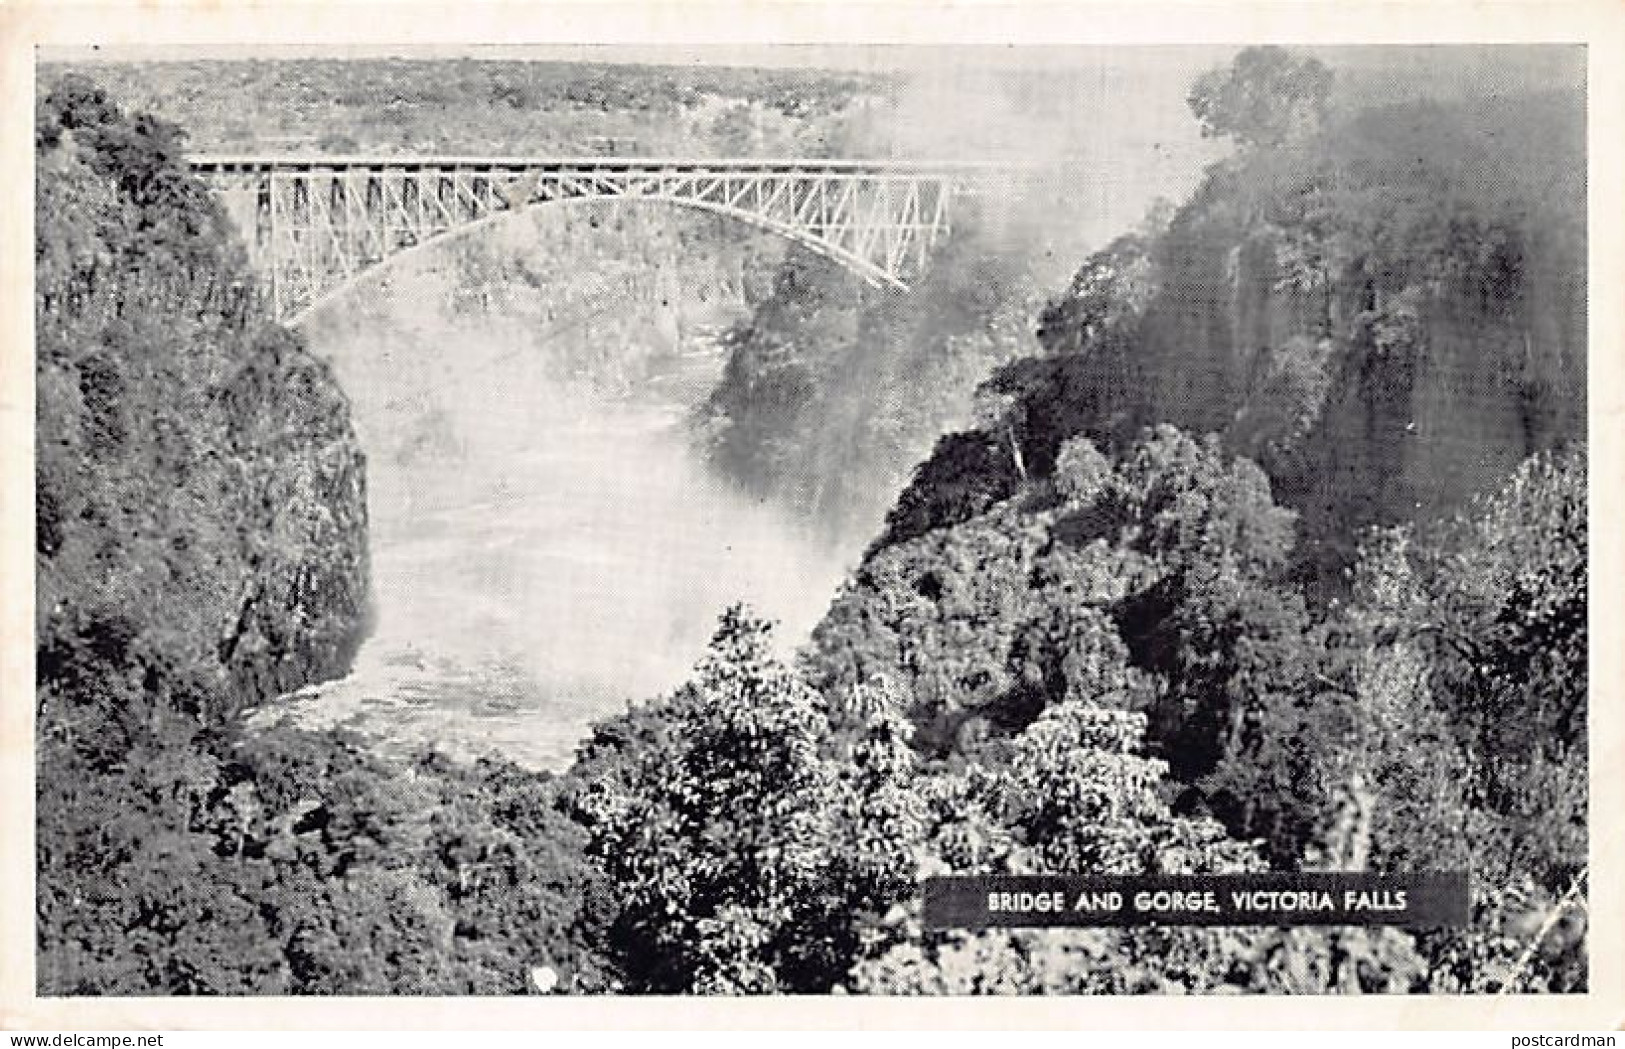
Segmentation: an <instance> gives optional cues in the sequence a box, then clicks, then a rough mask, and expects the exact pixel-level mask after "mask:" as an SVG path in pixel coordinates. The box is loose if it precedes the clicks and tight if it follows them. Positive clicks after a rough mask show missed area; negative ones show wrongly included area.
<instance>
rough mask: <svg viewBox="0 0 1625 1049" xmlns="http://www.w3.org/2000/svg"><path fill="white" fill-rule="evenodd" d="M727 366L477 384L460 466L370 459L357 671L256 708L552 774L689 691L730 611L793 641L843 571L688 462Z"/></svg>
mask: <svg viewBox="0 0 1625 1049" xmlns="http://www.w3.org/2000/svg"><path fill="white" fill-rule="evenodd" d="M720 366H721V365H720V358H719V357H718V355H717V353H716V351H715V349H714V347H708V346H703V345H702V346H700V347H698V348H693V347H691V348H690V349H689V352H688V353H687V354H686V356H685V357H683V358H678V359H674V360H672V361H668V362H667V366H666V368H665V370H664V371H663V372H662V373H661V374H657V375H654V376H652V377H650V379H649V380H648V381H646V382H644V383H642V384H640V386H639V388H638V390H637V392H636V396H632V397H624V396H623V397H607V396H596V397H595V396H592V395H590V394H588V393H584V392H582V391H580V390H577V391H574V392H573V393H571V394H569V395H560V391H557V390H554V391H546V390H540V389H538V388H535V387H526V386H525V384H524V383H522V382H517V381H515V382H502V383H496V384H490V385H487V386H484V387H482V388H481V391H480V393H479V396H478V397H476V398H474V399H473V400H472V401H471V402H465V403H460V404H459V403H455V402H456V399H455V398H452V402H453V406H452V409H451V415H452V417H453V422H452V424H451V428H452V432H453V433H454V443H455V445H456V448H455V454H452V455H450V456H445V457H438V458H437V457H431V458H428V459H426V460H414V461H411V462H406V463H402V462H398V461H393V460H391V459H390V458H389V457H387V456H378V455H375V454H373V455H371V457H370V462H369V482H370V486H371V495H370V500H371V505H370V510H371V514H372V558H373V573H374V583H373V585H374V595H375V601H376V608H377V627H376V631H375V633H374V634H373V636H372V637H371V638H370V639H369V640H368V641H367V642H366V644H365V645H364V646H363V648H362V649H361V651H360V653H359V655H358V657H357V660H356V663H355V666H354V668H353V671H352V673H351V674H350V675H349V676H348V677H346V678H344V679H343V680H340V681H336V682H329V683H326V684H323V685H318V686H315V687H312V688H308V689H305V690H303V691H301V692H300V693H296V694H295V695H293V696H289V697H284V698H283V700H282V701H281V702H280V703H279V705H278V707H277V708H276V709H275V711H274V712H267V713H262V714H261V715H259V717H261V718H266V719H269V718H273V717H274V718H283V717H286V718H291V719H292V720H293V721H295V722H296V723H298V724H302V725H305V726H308V727H318V728H319V727H328V726H346V727H349V728H352V729H356V730H359V731H360V732H362V733H363V734H365V735H367V736H369V737H371V738H372V739H374V740H375V741H376V742H377V744H378V745H379V746H380V747H381V748H382V749H384V750H386V751H393V752H407V751H411V750H413V749H416V748H419V747H422V746H424V745H431V746H434V747H437V748H439V749H441V750H444V751H446V752H448V753H451V754H454V755H457V756H460V757H465V758H467V757H472V756H476V755H479V754H483V753H490V752H496V753H499V754H502V755H504V756H506V757H509V758H511V759H513V760H515V761H517V762H519V763H521V764H524V765H527V766H529V767H532V768H537V769H554V770H557V769H561V768H563V767H565V766H567V765H568V763H569V761H570V759H571V757H572V755H573V753H574V749H575V746H576V744H577V742H578V741H579V740H580V739H581V738H582V737H583V735H584V734H585V733H586V731H587V729H588V727H589V726H590V724H591V723H592V722H593V721H594V720H596V719H599V718H602V717H604V716H606V715H610V714H613V713H616V712H619V711H621V710H624V709H625V708H626V705H627V703H628V702H629V701H633V700H641V699H645V698H649V697H653V696H657V695H660V694H662V693H664V692H667V691H669V690H671V689H673V688H675V687H677V686H678V685H680V684H681V683H682V681H683V680H684V679H685V677H686V675H687V673H688V672H689V670H690V669H691V667H692V666H693V664H694V662H695V661H696V660H697V659H698V658H699V657H700V656H701V655H702V654H703V651H704V648H705V644H706V642H707V641H708V640H709V638H710V635H711V633H712V631H713V630H714V627H715V623H716V618H717V615H718V614H719V613H720V612H721V611H722V610H723V609H724V608H726V607H727V606H728V605H729V604H730V603H732V602H734V601H738V600H745V601H748V602H749V603H750V604H751V605H752V606H753V607H755V608H756V609H757V610H758V611H760V612H762V613H764V614H766V615H768V616H770V617H772V618H774V619H776V620H779V621H780V622H781V624H782V625H781V628H780V641H781V644H783V645H784V646H785V647H786V649H788V648H789V647H790V646H791V645H793V644H794V643H796V642H799V641H800V640H802V639H803V638H804V637H805V635H806V633H807V632H808V631H809V630H810V629H811V627H812V625H813V624H814V623H815V622H816V620H817V617H818V616H819V615H820V614H821V613H822V611H823V610H824V608H825V607H827V605H828V602H829V599H830V597H831V595H832V594H833V591H834V588H835V586H836V585H837V583H838V582H839V580H840V578H841V576H842V570H843V565H842V563H841V560H840V558H839V557H838V555H837V554H836V553H835V552H832V551H829V550H828V549H827V548H825V547H823V546H821V545H820V544H819V543H817V542H815V541H814V540H813V539H812V538H811V537H810V536H808V535H806V534H805V533H804V532H803V530H802V529H800V528H799V527H798V526H797V525H796V523H795V522H793V521H791V520H789V519H788V518H787V517H785V516H784V515H783V514H782V513H780V512H778V511H776V510H774V509H773V508H770V507H768V506H764V505H759V504H756V503H753V502H751V501H749V500H746V499H744V498H742V497H741V496H740V495H739V494H737V493H736V492H734V491H732V490H730V489H729V487H728V486H727V485H725V484H724V483H723V482H721V481H719V480H718V479H716V478H714V477H713V476H711V475H710V474H709V473H708V472H707V470H706V469H705V468H704V467H703V465H701V464H700V463H699V462H697V461H696V460H695V457H694V456H693V455H692V454H691V453H690V452H689V451H688V450H687V444H688V442H687V440H686V437H685V434H684V427H683V420H684V418H685V415H686V413H687V411H688V410H689V407H690V405H691V404H692V403H693V402H694V400H695V398H696V397H697V396H703V391H704V390H705V389H708V388H709V386H710V384H711V383H713V382H714V380H715V376H716V374H717V371H718V369H719V368H720ZM342 372H343V369H342V367H341V379H342ZM377 396H379V397H381V396H382V394H381V392H379V393H377ZM352 397H354V398H355V399H356V400H357V401H358V405H357V413H358V416H359V415H364V414H366V413H367V412H369V411H370V410H371V408H369V406H368V405H367V404H366V403H365V402H366V401H367V400H368V397H367V396H366V395H359V396H358V394H357V393H354V392H353V393H352ZM364 437H365V435H364ZM370 451H371V450H370V449H369V452H370Z"/></svg>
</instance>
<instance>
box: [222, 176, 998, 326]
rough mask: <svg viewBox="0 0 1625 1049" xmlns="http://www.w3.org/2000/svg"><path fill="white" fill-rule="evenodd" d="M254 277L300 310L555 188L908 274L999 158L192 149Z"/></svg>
mask: <svg viewBox="0 0 1625 1049" xmlns="http://www.w3.org/2000/svg"><path fill="white" fill-rule="evenodd" d="M190 164H191V167H192V170H193V172H194V173H195V174H197V175H198V176H199V177H200V178H202V179H203V180H204V181H205V182H206V183H207V184H208V185H209V186H210V187H211V188H212V189H213V190H214V191H215V192H216V193H217V194H218V195H219V196H220V198H221V199H222V201H223V203H224V205H225V208H226V210H227V212H228V214H229V215H230V216H231V218H232V219H233V221H235V222H236V224H237V226H238V228H239V229H240V230H241V231H242V234H243V238H244V240H245V241H246V242H247V244H248V251H249V260H250V263H251V265H252V266H253V267H254V269H255V270H256V271H257V272H258V273H259V274H260V275H261V277H262V279H263V280H264V282H265V285H266V288H267V291H268V294H269V298H270V300H271V308H272V312H273V314H274V316H275V317H276V318H277V319H279V320H281V321H284V322H285V323H289V324H298V323H299V322H300V321H302V320H303V319H304V318H305V317H306V316H307V315H308V314H309V313H310V312H311V311H313V310H315V309H317V308H318V307H320V306H322V305H324V304H325V303H327V302H329V301H331V300H332V299H334V298H336V297H338V296H340V295H342V294H344V292H345V291H347V290H348V289H349V288H350V287H351V286H352V285H354V284H355V283H356V282H357V281H359V280H362V279H364V278H365V276H366V275H367V274H368V273H370V272H372V271H374V270H376V269H377V268H378V267H380V266H383V265H384V264H386V263H388V262H389V261H390V260H392V259H394V258H396V257H398V256H400V255H402V254H404V253H405V252H408V251H411V250H412V249H414V248H417V247H420V246H423V245H426V244H430V243H434V242H436V241H439V240H443V239H446V238H449V237H453V236H458V235H461V234H463V233H465V232H469V231H472V230H474V229H477V228H479V227H481V226H482V225H484V224H487V223H490V222H493V221H496V220H498V219H500V218H501V217H502V216H504V215H508V214H513V213H515V212H518V211H521V210H524V209H526V208H529V207H532V206H535V205H540V204H547V203H553V202H565V201H593V200H610V201H629V200H630V201H663V202H666V203H669V204H674V205H678V206H681V207H688V208H695V209H699V210H702V211H709V212H713V213H715V214H719V215H726V216H728V217H730V218H734V219H737V220H739V221H742V222H746V223H749V224H751V225H754V226H757V227H760V228H763V229H766V230H770V231H772V232H774V233H777V234H779V235H780V236H783V237H787V238H789V239H790V240H793V241H796V242H798V243H801V244H803V245H805V246H807V247H808V248H810V249H811V250H813V251H815V252H817V253H819V254H821V255H823V256H825V257H827V258H830V259H832V260H834V261H835V262H837V263H840V264H841V265H843V266H845V267H847V268H848V269H850V270H852V271H853V272H855V273H857V274H858V275H859V276H861V277H863V278H864V279H865V280H867V281H869V282H870V283H872V284H876V285H890V286H893V287H897V288H904V289H906V288H907V286H908V283H909V281H910V280H912V279H913V278H915V277H916V276H918V275H919V274H920V273H921V272H922V271H923V270H924V269H925V267H926V266H927V265H928V263H929V261H930V256H931V250H932V248H934V247H935V246H936V245H937V244H938V243H940V242H941V241H942V240H943V239H945V238H946V237H947V236H948V234H949V233H950V231H951V229H952V226H951V217H952V211H953V208H954V205H955V203H956V201H958V200H960V199H961V198H964V197H967V196H977V195H981V194H984V193H986V192H988V191H989V190H990V189H991V188H993V187H995V186H997V185H998V184H999V181H1000V180H1001V179H1007V178H1008V173H1009V171H1010V168H1011V166H1010V165H1006V164H998V163H978V162H944V163H933V162H917V161H894V160H873V161H871V160H817V159H792V160H671V159H635V158H626V159H623V158H614V157H588V158H575V159H571V158H564V159H550V158H514V157H420V158H403V157H355V156H330V157H324V156H196V157H192V158H191V159H190Z"/></svg>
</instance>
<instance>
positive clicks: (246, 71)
mask: <svg viewBox="0 0 1625 1049" xmlns="http://www.w3.org/2000/svg"><path fill="white" fill-rule="evenodd" d="M43 72H44V74H45V76H46V77H47V78H51V77H54V76H56V75H59V73H60V70H54V69H52V68H50V67H47V68H46V69H45V70H44V71H43ZM95 76H96V79H97V80H98V82H100V83H102V84H104V85H105V86H106V87H107V89H108V90H110V91H111V92H113V93H114V94H115V95H116V96H117V97H120V98H125V99H128V100H129V101H130V103H131V104H132V105H134V106H138V107H140V108H142V109H144V110H150V111H152V112H156V113H163V114H166V115H171V118H172V119H175V118H184V120H185V124H186V127H187V129H188V132H189V133H190V134H191V135H192V137H193V139H194V141H195V142H196V143H197V144H198V147H199V148H201V149H207V150H216V151H221V152H233V151H235V152H245V151H251V152H267V151H269V152H277V153H280V152H300V151H305V152H312V151H320V152H328V153H346V152H349V153H400V152H425V151H427V152H434V153H440V154H443V155H446V154H449V155H481V154H484V155H497V156H512V155H516V154H555V155H564V156H579V155H586V154H595V153H614V154H619V155H634V156H678V155H689V154H697V155H701V156H740V155H744V156H751V155H756V156H785V155H812V156H818V155H824V154H826V153H828V152H829V151H830V150H832V149H843V148H847V146H848V144H849V140H850V139H852V138H853V137H861V136H863V135H864V134H866V132H867V130H868V127H869V124H870V122H871V118H870V112H869V104H870V103H871V102H872V101H873V100H874V99H875V98H876V97H877V96H878V95H880V94H883V93H884V92H885V91H886V89H887V86H888V85H887V82H886V81H885V80H884V79H883V78H880V77H875V76H869V75H863V74H833V73H829V72H826V71H822V70H809V71H798V70H784V69H749V68H724V67H717V66H707V65H695V66H691V67H675V66H635V65H599V64H592V63H574V62H529V61H505V60H490V59H485V60H482V59H474V58H465V59H460V60H457V61H438V60H423V59H406V58H379V59H372V60H352V59H280V60H279V59H250V60H247V61H226V62H219V61H184V60H175V61H167V62H141V63H133V64H125V63H114V62H109V63H98V64H97V65H96V67H95ZM245 99H247V100H251V103H252V108H248V109H245V108H244V106H243V100H245Z"/></svg>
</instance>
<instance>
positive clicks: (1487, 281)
mask: <svg viewBox="0 0 1625 1049" xmlns="http://www.w3.org/2000/svg"><path fill="white" fill-rule="evenodd" d="M1580 103H1581V99H1580V98H1579V96H1577V95H1570V94H1565V93H1552V94H1550V95H1536V96H1520V97H1506V98H1494V99H1491V100H1488V101H1485V102H1476V103H1471V104H1465V103H1464V104H1452V105H1448V106H1447V105H1439V104H1424V103H1415V104H1407V105H1403V106H1394V107H1388V108H1385V109H1380V110H1374V111H1369V112H1365V113H1361V114H1356V115H1354V116H1352V117H1349V118H1346V119H1344V120H1342V121H1341V122H1339V123H1337V124H1335V125H1331V126H1328V127H1326V128H1324V129H1321V130H1319V131H1317V132H1315V133H1314V134H1312V135H1309V136H1308V137H1306V138H1304V139H1301V140H1296V141H1292V142H1286V143H1277V144H1271V145H1258V146H1252V147H1249V148H1246V149H1243V150H1242V151H1240V152H1239V153H1238V154H1237V155H1236V156H1235V157H1232V158H1231V159H1229V160H1227V161H1224V162H1222V163H1220V164H1216V165H1214V166H1213V167H1212V168H1211V169H1210V170H1209V172H1208V174H1207V177H1206V179H1205V180H1204V182H1203V184H1202V186H1201V187H1200V188H1199V189H1198V190H1197V192H1196V193H1195V194H1194V195H1193V197H1192V198H1191V200H1190V201H1188V202H1187V203H1186V204H1185V205H1184V206H1183V207H1181V208H1180V209H1179V210H1178V211H1177V212H1176V213H1175V214H1174V215H1173V216H1172V218H1171V220H1170V221H1169V222H1168V224H1167V226H1166V228H1162V229H1152V230H1149V231H1145V232H1142V233H1138V234H1131V235H1128V236H1125V237H1123V238H1121V239H1120V240H1118V241H1117V242H1115V243H1113V244H1112V245H1110V246H1108V247H1107V248H1105V249H1103V250H1102V251H1100V252H1097V253H1096V254H1095V255H1094V256H1092V257H1091V258H1090V259H1089V260H1088V261H1087V262H1086V263H1085V264H1084V266H1083V267H1082V268H1081V269H1080V270H1079V272H1078V274H1077V276H1076V277H1075V278H1074V280H1073V282H1072V285H1071V286H1070V287H1069V288H1068V289H1067V290H1066V292H1065V293H1063V294H1062V295H1061V296H1059V297H1057V299H1055V300H1054V301H1053V302H1051V304H1050V305H1049V306H1048V307H1047V308H1046V310H1045V311H1044V313H1043V315H1042V316H1041V318H1040V320H1039V325H1038V329H1039V330H1038V334H1039V339H1040V341H1041V342H1042V344H1043V346H1044V350H1045V353H1044V355H1043V356H1041V357H1038V358H1034V359H1030V360H1023V361H1018V362H1016V363H1014V364H1012V365H1009V366H1007V367H1005V368H1003V369H1002V370H1001V371H1000V372H999V373H998V374H996V375H995V376H994V377H993V378H992V379H991V380H990V381H989V383H988V384H987V388H988V390H990V391H991V392H994V393H998V394H1000V395H1003V396H1007V397H1009V398H1011V400H1012V402H1013V404H1014V410H1012V411H1009V412H1007V413H1006V414H1005V416H1004V418H1003V420H1002V421H1001V422H1000V423H999V425H998V426H996V427H985V426H984V427H983V428H982V430H981V432H980V433H979V434H976V433H973V434H970V435H955V436H954V437H952V438H950V439H947V440H945V441H944V442H943V443H942V444H941V445H939V448H938V451H937V454H936V455H935V456H934V457H933V459H932V460H929V461H928V462H927V463H926V464H924V465H923V466H922V467H921V470H920V472H919V473H918V474H917V475H916V479H915V483H914V484H913V485H912V486H911V487H910V488H909V489H908V490H907V491H905V492H904V494H903V497H902V499H901V500H900V502H899V505H898V509H897V510H896V511H894V513H893V520H892V522H891V526H890V528H889V531H888V534H887V536H886V537H885V538H884V539H883V542H882V545H884V544H885V543H887V542H891V541H895V540H899V539H906V538H908V537H910V536H912V535H917V534H919V533H920V532H922V531H924V530H927V529H929V528H932V527H937V526H940V525H944V524H953V523H955V522H956V521H959V520H963V519H965V517H966V516H967V515H973V514H975V513H977V512H980V511H981V510H984V509H986V508H987V507H988V506H989V505H991V504H992V503H993V502H996V501H998V500H999V499H1002V498H1005V497H1007V496H1008V495H1010V494H1012V493H1013V492H1014V491H1016V490H1017V488H1018V487H1020V485H1021V484H1022V483H1024V482H1025V481H1026V480H1027V479H1028V478H1029V477H1032V476H1037V477H1043V476H1046V475H1047V474H1048V472H1049V470H1050V468H1051V465H1052V464H1053V462H1054V458H1055V454H1056V452H1057V450H1058V449H1059V448H1060V447H1061V445H1062V444H1063V443H1064V442H1065V441H1066V440H1067V439H1068V438H1070V437H1072V436H1075V435H1079V434H1082V435H1085V436H1087V437H1089V438H1090V439H1091V440H1094V441H1096V442H1098V443H1102V444H1104V445H1106V446H1110V447H1123V446H1126V445H1128V444H1131V443H1132V442H1133V441H1134V440H1135V439H1136V437H1137V435H1138V434H1139V433H1140V432H1141V431H1142V430H1143V429H1144V428H1145V427H1147V426H1154V425H1160V424H1171V425H1173V426H1176V427H1178V428H1180V429H1182V430H1185V431H1187V432H1192V433H1216V434H1219V435H1220V436H1221V438H1222V439H1223V441H1224V443H1225V444H1226V446H1227V447H1228V448H1229V449H1230V450H1231V451H1232V452H1234V453H1236V454H1240V455H1243V456H1246V457H1247V458H1250V459H1253V460H1254V461H1256V462H1257V463H1258V464H1259V465H1260V466H1262V467H1263V468H1264V469H1265V471H1266V473H1267V474H1268V476H1269V478H1270V481H1271V485H1272V489H1273V491H1274V493H1275V496H1276V498H1277V499H1278V500H1279V501H1280V502H1282V503H1283V504H1285V505H1287V506H1289V507H1291V508H1292V509H1294V510H1296V511H1298V512H1299V515H1300V533H1301V536H1302V542H1301V543H1300V545H1299V551H1300V556H1301V558H1302V564H1301V565H1300V566H1299V567H1300V568H1301V569H1302V573H1303V575H1304V578H1305V579H1306V580H1309V581H1313V582H1315V583H1317V584H1324V585H1325V586H1328V587H1336V586H1338V585H1339V580H1341V579H1342V573H1343V570H1344V569H1345V568H1347V567H1348V566H1349V565H1350V564H1351V563H1352V561H1353V558H1354V555H1355V550H1356V545H1357V541H1358V537H1359V535H1360V532H1361V529H1363V528H1364V527H1366V526H1371V525H1396V524H1407V523H1415V524H1422V525H1426V524H1427V523H1428V522H1431V521H1435V520H1437V519H1439V518H1441V517H1442V516H1444V515H1446V514H1448V513H1450V512H1452V511H1454V510H1456V509H1458V508H1460V507H1462V506H1463V505H1464V504H1465V502H1466V501H1467V500H1468V499H1469V498H1470V497H1471V496H1473V495H1475V494H1479V493H1483V492H1486V491H1490V490H1493V489H1494V488H1495V487H1496V486H1497V485H1498V484H1499V483H1500V482H1501V480H1502V479H1504V478H1505V477H1506V476H1507V475H1508V474H1510V473H1511V472H1512V471H1513V470H1514V469H1515V468H1516V467H1517V465H1518V464H1519V463H1521V462H1522V461H1523V460H1524V459H1526V458H1527V457H1528V456H1530V455H1533V454H1536V453H1539V452H1542V451H1546V450H1549V449H1553V448H1558V447H1561V446H1563V445H1565V444H1568V443H1571V442H1575V441H1580V440H1583V439H1584V434H1585V402H1586V394H1585V383H1586V365H1585V353H1586V316H1585V295H1586V278H1585V273H1586V270H1585V254H1586V236H1585V185H1584V174H1583V173H1584V170H1585V164H1584V157H1585V139H1584V109H1583V106H1582V105H1581V104H1580ZM1001 428H1002V429H1004V430H1005V431H1006V433H1005V434H1004V435H1003V436H1002V438H1001V437H1000V435H999V434H998V433H997V430H998V429H1001ZM1001 445H1002V446H1005V447H1001ZM1014 450H1019V453H1020V457H1019V459H1018V458H1017V457H1016V455H1015V451H1014ZM972 453H974V454H972Z"/></svg>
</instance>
